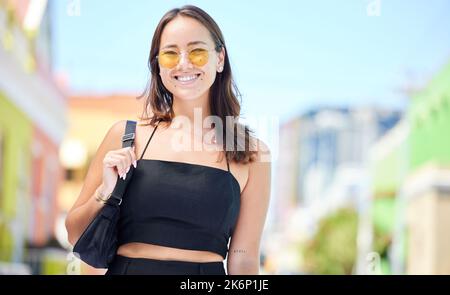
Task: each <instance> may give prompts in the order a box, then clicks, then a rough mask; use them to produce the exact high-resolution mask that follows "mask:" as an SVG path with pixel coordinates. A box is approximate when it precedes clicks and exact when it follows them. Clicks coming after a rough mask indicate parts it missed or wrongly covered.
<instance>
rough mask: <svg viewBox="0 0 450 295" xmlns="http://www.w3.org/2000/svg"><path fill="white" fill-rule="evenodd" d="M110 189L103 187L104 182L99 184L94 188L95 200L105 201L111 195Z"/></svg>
mask: <svg viewBox="0 0 450 295" xmlns="http://www.w3.org/2000/svg"><path fill="white" fill-rule="evenodd" d="M111 193H112V190H111V189H108V188H107V187H105V185H104V184H101V185H100V186H99V187H98V188H97V189H96V190H95V200H96V201H97V202H100V203H106V201H108V199H109V198H110V197H111Z"/></svg>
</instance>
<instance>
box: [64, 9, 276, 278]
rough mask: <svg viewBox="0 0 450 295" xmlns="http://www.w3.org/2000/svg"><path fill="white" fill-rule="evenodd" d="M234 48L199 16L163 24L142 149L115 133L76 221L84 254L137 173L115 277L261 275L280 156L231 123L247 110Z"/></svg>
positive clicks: (91, 174) (174, 16)
mask: <svg viewBox="0 0 450 295" xmlns="http://www.w3.org/2000/svg"><path fill="white" fill-rule="evenodd" d="M225 48H226V47H225V42H224V38H223V36H222V33H221V31H220V29H219V28H218V26H217V24H216V23H215V22H214V20H213V19H212V18H211V17H210V16H209V15H208V14H207V13H206V12H204V11H203V10H201V9H200V8H198V7H195V6H190V5H187V6H184V7H182V8H180V9H172V10H171V11H169V12H167V13H166V14H165V15H164V16H163V18H162V19H161V21H160V23H159V24H158V26H157V28H156V31H155V34H154V37H153V40H152V45H151V50H150V56H149V61H148V64H149V68H150V71H151V80H150V82H149V87H148V89H147V90H148V91H147V98H146V102H145V107H144V112H143V116H142V118H140V119H141V121H140V122H139V124H137V127H136V138H135V145H134V146H133V147H132V148H121V138H122V135H123V132H124V129H125V124H126V121H120V122H118V123H116V124H114V125H113V126H112V127H111V128H110V130H109V131H108V133H107V134H106V136H105V138H104V139H103V141H102V143H101V145H100V146H99V148H98V151H97V153H96V155H95V157H94V158H93V160H92V162H91V165H90V167H89V171H88V173H87V176H86V179H85V182H84V185H83V188H82V190H81V193H80V196H79V197H78V199H77V201H76V202H75V204H74V205H73V207H72V209H71V210H70V212H69V214H68V216H67V219H66V228H67V231H68V235H69V241H70V242H71V243H72V244H75V242H76V241H77V239H78V238H79V237H80V235H81V233H82V232H83V230H84V229H85V228H86V227H87V225H88V224H89V222H90V221H91V220H92V219H93V218H94V217H95V215H96V214H97V212H99V210H100V209H101V207H102V206H103V205H104V200H105V199H107V198H108V195H109V194H110V193H111V192H112V191H113V189H114V186H115V184H116V182H117V177H118V176H120V177H122V178H126V173H127V171H128V169H129V167H130V166H131V165H134V167H135V170H134V173H133V177H132V179H131V181H130V183H129V185H128V188H127V192H126V194H125V195H124V197H123V203H122V204H121V218H120V221H119V237H118V238H119V248H118V250H117V255H116V258H115V259H114V261H113V262H112V264H111V266H110V268H109V269H108V271H107V273H106V274H226V273H227V274H229V275H230V274H259V255H260V240H261V235H262V231H263V227H264V222H265V218H266V214H267V209H268V205H269V195H270V193H269V192H270V178H271V176H270V161H269V160H268V159H270V153H269V151H268V149H267V147H266V146H265V145H264V144H263V143H262V142H261V141H259V140H257V139H256V138H254V137H253V136H251V135H250V132H249V130H248V128H246V127H245V128H242V127H243V126H242V125H240V124H239V123H237V120H229V119H230V118H232V119H235V118H237V116H239V112H240V105H239V102H238V100H237V99H236V94H235V92H237V89H236V87H235V86H234V84H233V81H232V74H231V68H230V62H229V59H228V55H227V52H226V50H225ZM180 123H181V124H180ZM221 125H222V126H221ZM192 126H194V127H193V128H191V127H192ZM199 126H200V127H199ZM205 126H208V127H209V128H205ZM211 126H214V128H211ZM222 127H223V128H222ZM235 128H236V129H235ZM233 131H235V132H233ZM199 134H200V135H199ZM180 142H181V143H180ZM193 147H194V148H193ZM199 147H200V148H199ZM228 243H229V244H228ZM228 245H229V246H228ZM225 259H226V260H227V272H226V273H225V269H224V263H223V262H224V260H225Z"/></svg>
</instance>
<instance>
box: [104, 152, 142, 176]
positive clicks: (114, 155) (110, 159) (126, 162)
mask: <svg viewBox="0 0 450 295" xmlns="http://www.w3.org/2000/svg"><path fill="white" fill-rule="evenodd" d="M104 164H105V165H106V166H107V167H116V168H117V172H118V174H119V176H120V177H121V178H123V179H125V178H126V174H127V173H128V171H130V166H131V165H133V166H134V167H135V168H136V167H137V160H136V155H135V152H134V146H133V147H127V148H123V149H120V150H117V151H111V152H109V153H108V154H107V155H106V157H105V159H104Z"/></svg>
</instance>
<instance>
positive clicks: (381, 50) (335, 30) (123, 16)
mask: <svg viewBox="0 0 450 295" xmlns="http://www.w3.org/2000/svg"><path fill="white" fill-rule="evenodd" d="M374 1H375V2H376V1H379V2H377V3H381V6H380V15H379V16H368V14H367V7H368V5H371V4H372V5H375V4H374ZM70 3H72V4H73V3H79V12H80V15H79V16H70V15H69V14H68V12H67V6H68V5H70ZM183 4H194V5H197V6H199V7H201V8H202V9H204V10H205V11H207V12H208V13H209V14H210V15H211V16H212V17H213V18H214V19H215V20H216V22H217V23H218V24H219V26H220V27H221V29H222V32H223V34H224V36H225V41H226V45H227V49H228V54H229V56H230V60H231V65H232V69H233V72H234V76H235V80H236V82H237V85H238V87H239V89H240V91H241V92H242V95H243V97H242V104H243V105H242V106H243V115H244V116H253V115H255V114H264V115H276V116H280V120H281V121H283V120H285V119H286V118H288V117H290V116H292V115H295V114H297V113H299V112H302V111H304V110H307V109H309V108H311V107H314V106H317V105H381V106H387V107H393V108H404V107H405V106H406V104H407V98H406V96H405V95H404V94H403V93H402V92H401V91H399V90H398V89H399V88H401V87H403V86H404V85H406V84H413V85H420V84H422V83H423V82H424V81H426V80H427V79H429V78H430V77H432V75H433V74H434V73H436V72H437V71H438V70H439V69H440V68H441V67H442V66H443V65H444V64H445V63H447V62H449V61H450V1H446V0H428V1H410V0H345V1H344V0H342V1H335V0H328V1H325V0H320V1H318V0H315V1H312V0H311V1H283V0H278V1H261V0H259V1H256V0H249V1H233V0H231V1H211V0H210V1H161V0H160V1H153V0H150V1H149V0H133V1H118V0H109V1H106V0H79V1H71V0H67V1H52V5H53V12H52V17H53V18H54V23H53V24H54V25H53V50H54V67H55V69H56V71H57V72H64V73H66V74H67V75H68V77H69V82H70V83H69V85H70V87H71V89H72V90H73V91H74V92H77V93H115V92H119V93H129V94H138V93H140V91H141V90H142V89H143V88H144V86H145V83H146V81H147V79H148V69H147V58H148V51H149V48H150V42H151V38H152V35H153V32H154V29H155V27H156V25H157V23H158V21H159V20H160V18H161V17H162V15H163V14H164V13H165V12H166V11H168V10H169V9H171V8H173V7H177V6H181V5H183ZM72 7H73V6H72Z"/></svg>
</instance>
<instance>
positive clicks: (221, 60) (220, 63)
mask: <svg viewBox="0 0 450 295" xmlns="http://www.w3.org/2000/svg"><path fill="white" fill-rule="evenodd" d="M225 54H226V53H225V47H224V46H222V49H221V50H220V52H219V60H218V64H217V67H218V68H220V67H222V68H223V67H224V65H225Z"/></svg>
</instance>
